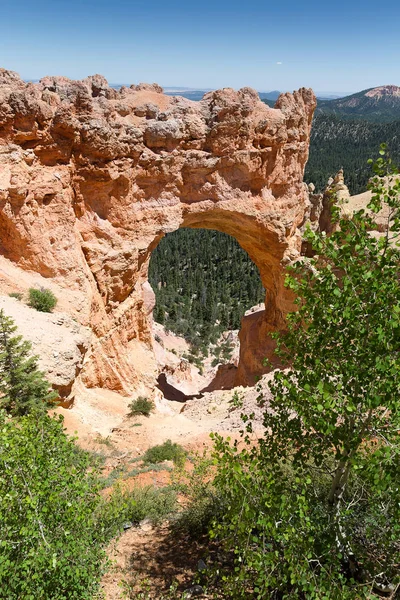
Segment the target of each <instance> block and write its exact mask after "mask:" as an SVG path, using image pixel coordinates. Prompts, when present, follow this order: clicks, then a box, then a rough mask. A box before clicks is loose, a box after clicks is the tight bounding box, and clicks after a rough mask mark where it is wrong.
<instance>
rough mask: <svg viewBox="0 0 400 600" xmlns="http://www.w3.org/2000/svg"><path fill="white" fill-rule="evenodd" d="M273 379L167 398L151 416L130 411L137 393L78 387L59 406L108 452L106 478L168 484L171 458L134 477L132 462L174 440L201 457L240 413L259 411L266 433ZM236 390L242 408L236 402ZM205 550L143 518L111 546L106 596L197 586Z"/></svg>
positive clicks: (82, 441) (117, 598)
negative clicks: (70, 402) (266, 402)
mask: <svg viewBox="0 0 400 600" xmlns="http://www.w3.org/2000/svg"><path fill="white" fill-rule="evenodd" d="M268 379H269V376H265V377H264V378H263V379H262V380H261V382H260V385H259V389H256V388H236V390H219V391H215V392H208V393H205V394H203V395H201V396H200V397H196V398H192V399H190V400H188V401H186V402H177V401H166V400H165V399H162V398H161V399H159V400H158V402H157V405H156V408H155V410H154V411H153V412H152V413H151V414H150V416H149V417H145V416H135V417H130V416H128V412H129V408H128V405H129V402H130V400H131V399H129V398H125V397H122V396H120V395H119V394H117V393H115V392H110V391H107V390H96V389H92V390H80V394H79V396H78V400H77V401H76V402H75V404H74V406H73V408H72V409H63V408H61V407H59V408H58V409H57V410H56V412H57V413H58V414H62V415H63V417H64V424H65V428H66V430H67V432H68V433H70V434H75V435H76V436H77V437H78V443H79V445H80V446H82V447H83V448H85V449H88V450H91V451H93V452H96V453H97V454H99V455H101V456H102V457H103V460H104V467H103V476H104V478H108V479H107V481H109V485H110V486H111V485H112V483H113V482H114V481H117V480H121V482H122V484H123V485H124V486H126V488H127V489H131V488H132V487H133V486H137V485H140V486H147V485H151V486H156V487H162V486H165V485H168V483H170V474H171V468H172V464H166V465H165V469H163V468H162V467H160V468H159V469H152V468H150V469H148V470H147V469H142V471H141V469H140V468H138V469H136V472H134V474H133V475H130V473H131V472H132V468H133V467H136V466H137V465H139V467H140V464H141V463H140V457H141V456H142V455H143V454H144V452H145V451H146V450H147V449H148V448H149V447H152V446H154V445H157V444H162V443H164V442H165V441H166V440H171V441H172V442H177V443H179V444H180V445H182V446H183V447H184V448H185V449H186V450H188V451H189V452H190V453H191V454H192V455H193V454H195V453H199V454H200V455H201V454H202V453H203V452H204V450H207V449H211V447H212V440H211V439H210V433H211V432H218V433H220V434H221V435H225V436H228V435H229V436H230V437H231V438H236V437H239V431H240V429H241V428H242V427H243V423H242V421H241V419H240V414H241V412H245V413H247V414H249V413H250V412H254V413H255V420H254V429H255V437H257V435H261V434H262V432H263V428H262V414H263V409H262V408H261V407H259V406H258V400H257V398H258V397H259V395H260V394H261V393H262V394H263V395H265V396H266V397H268V393H269V392H268ZM235 391H236V397H237V398H239V401H240V403H241V406H235V405H234V404H233V403H232V397H233V394H234V392H235ZM140 471H141V472H140ZM114 476H115V477H114ZM206 555H207V547H206V545H205V543H204V542H202V540H189V539H187V540H186V539H182V538H180V539H179V540H176V539H175V538H174V537H173V534H172V533H171V532H170V529H169V527H168V523H164V524H162V525H161V526H157V527H153V526H152V525H151V524H150V523H149V522H147V521H144V522H142V523H141V524H140V526H139V527H132V528H130V529H128V530H127V531H125V532H124V533H123V534H122V535H121V537H120V538H119V539H118V540H117V541H115V542H113V544H112V545H111V546H110V549H109V556H110V559H111V562H112V567H111V569H110V570H109V571H108V573H107V574H106V575H105V576H104V578H103V585H102V587H103V593H104V595H105V599H106V600H122V599H123V598H125V599H127V598H154V599H155V600H156V599H157V600H161V599H162V598H167V597H168V596H167V594H168V590H169V588H170V586H171V585H173V584H174V583H175V584H176V585H178V586H179V589H180V590H181V591H183V590H185V589H186V588H188V587H191V585H193V583H194V580H195V575H196V572H197V565H198V561H199V560H200V559H203V560H204V559H205V557H206ZM176 597H181V596H180V595H178V596H176ZM203 597H206V596H203Z"/></svg>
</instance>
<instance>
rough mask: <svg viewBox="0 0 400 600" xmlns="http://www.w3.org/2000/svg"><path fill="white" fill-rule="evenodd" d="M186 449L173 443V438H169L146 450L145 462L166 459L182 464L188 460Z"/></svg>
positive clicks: (157, 461)
mask: <svg viewBox="0 0 400 600" xmlns="http://www.w3.org/2000/svg"><path fill="white" fill-rule="evenodd" d="M186 454H187V453H186V450H185V449H184V448H182V446H180V445H179V444H173V443H172V442H171V440H167V441H166V442H164V443H163V444H161V445H159V446H153V447H152V448H149V449H148V450H146V452H145V453H144V455H143V462H144V463H145V464H154V463H160V462H163V461H164V460H172V461H173V463H174V464H175V465H177V466H182V465H183V464H184V463H185V460H186Z"/></svg>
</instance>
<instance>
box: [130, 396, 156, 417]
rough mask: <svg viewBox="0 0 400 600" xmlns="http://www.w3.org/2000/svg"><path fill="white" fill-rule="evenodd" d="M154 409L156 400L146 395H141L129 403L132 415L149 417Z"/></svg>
mask: <svg viewBox="0 0 400 600" xmlns="http://www.w3.org/2000/svg"><path fill="white" fill-rule="evenodd" d="M152 410H154V402H153V401H152V400H149V399H148V398H145V396H139V397H138V398H136V400H132V402H131V403H130V404H129V416H130V417H135V416H137V415H144V416H145V417H148V416H149V415H150V413H151V411H152Z"/></svg>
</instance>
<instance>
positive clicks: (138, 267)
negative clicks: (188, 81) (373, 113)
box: [0, 69, 315, 392]
mask: <svg viewBox="0 0 400 600" xmlns="http://www.w3.org/2000/svg"><path fill="white" fill-rule="evenodd" d="M314 108H315V97H314V94H313V92H312V91H311V90H307V89H301V90H299V91H298V92H294V93H293V94H282V95H281V96H280V97H279V99H278V101H277V103H276V106H275V108H274V109H271V108H269V107H268V106H266V105H265V104H263V103H262V102H261V101H260V100H259V98H258V95H257V93H256V92H255V91H254V90H252V89H250V88H243V89H241V90H239V91H234V90H233V89H230V88H227V89H223V90H218V91H215V92H210V93H208V94H206V95H205V96H204V98H203V100H202V101H200V102H192V101H190V100H186V99H184V98H181V97H168V96H164V95H163V93H162V89H161V88H160V87H159V86H158V85H156V84H152V85H148V84H139V85H137V86H131V88H126V87H122V88H121V89H120V90H119V91H117V90H114V89H112V88H110V87H109V86H108V84H107V81H106V80H105V79H104V77H102V76H100V75H94V76H92V77H88V78H86V79H84V80H83V81H70V80H68V79H66V78H64V77H45V78H44V79H42V80H41V81H40V82H39V83H38V84H32V83H24V82H23V81H22V80H21V79H20V78H19V77H18V75H17V74H16V73H13V72H10V71H6V70H1V69H0V252H1V254H3V255H4V256H5V257H6V258H7V259H9V260H10V261H12V262H13V263H15V264H17V265H18V266H19V267H22V268H23V269H25V270H33V271H36V272H38V273H40V274H41V275H42V276H44V277H47V278H52V279H53V280H55V281H57V282H58V283H59V284H60V285H62V286H64V287H66V288H68V289H74V290H77V291H79V292H80V293H81V294H82V295H83V297H84V298H85V299H86V306H87V309H86V312H85V311H83V312H81V313H80V314H79V320H80V321H81V322H82V323H83V324H90V326H91V327H92V330H93V331H94V333H95V336H96V340H97V341H96V343H94V344H93V346H92V348H91V350H90V352H89V353H88V355H87V358H86V362H85V365H84V369H83V371H82V374H81V377H82V378H83V381H84V383H85V384H86V385H88V386H100V387H108V388H110V389H114V390H120V391H123V392H130V391H132V390H133V389H134V388H135V387H136V386H137V385H138V382H139V381H140V380H141V379H142V378H143V371H147V372H148V374H149V377H153V375H154V374H152V369H154V364H152V358H151V357H152V340H151V334H150V327H149V319H151V312H152V302H151V294H149V291H148V288H147V286H146V282H147V270H148V263H149V259H150V255H151V252H152V250H153V249H154V248H155V247H156V245H157V244H158V242H159V241H160V239H161V238H162V237H163V235H165V233H167V232H170V231H174V230H176V229H178V228H179V227H197V228H199V227H204V228H210V229H217V230H219V231H223V232H225V233H228V234H230V235H232V236H234V237H235V238H236V239H237V240H238V242H239V243H240V245H241V246H242V247H243V248H244V249H245V250H246V251H247V252H248V254H249V255H250V257H251V258H252V260H253V261H254V262H255V263H256V264H257V266H258V267H259V269H260V274H261V277H262V280H263V283H264V286H265V288H266V290H267V293H266V301H265V305H266V311H265V313H262V314H261V315H260V314H259V313H257V314H258V316H257V324H254V323H252V324H251V326H250V329H248V330H246V329H245V330H244V331H242V333H241V340H242V355H241V360H240V363H239V369H238V378H239V381H240V382H242V383H251V382H252V379H253V376H254V374H255V373H257V372H259V371H260V368H261V367H260V365H261V359H262V358H263V357H264V356H265V355H266V354H270V350H271V342H270V341H269V340H268V333H269V332H270V331H271V330H274V329H276V328H279V327H281V326H282V323H283V318H284V315H285V312H286V311H287V310H288V308H289V307H290V303H291V299H290V297H289V296H288V293H287V291H286V290H285V289H284V287H283V265H284V264H285V263H287V262H288V261H290V260H291V259H293V258H294V257H295V256H297V254H298V251H299V249H300V245H301V235H300V233H299V227H300V226H301V225H302V223H303V222H304V220H305V218H306V216H307V214H308V211H309V207H310V203H309V199H308V191H307V189H306V186H305V185H304V184H303V182H302V181H303V170H304V166H305V163H306V160H307V157H308V144H309V133H310V127H311V119H312V115H313V111H314Z"/></svg>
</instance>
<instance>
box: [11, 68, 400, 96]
mask: <svg viewBox="0 0 400 600" xmlns="http://www.w3.org/2000/svg"><path fill="white" fill-rule="evenodd" d="M0 67H1V65H0ZM3 68H6V67H3ZM8 70H10V71H13V70H14V69H8ZM97 74H98V75H102V73H97ZM19 75H20V77H21V79H22V80H23V81H26V82H27V83H37V82H39V81H40V79H43V78H44V77H57V76H63V74H62V73H57V74H55V73H52V74H51V75H43V76H41V77H37V78H25V77H22V75H21V74H19ZM90 75H93V73H91V74H88V75H86V76H85V77H89V76H90ZM103 76H104V75H103ZM85 77H81V78H79V79H85ZM70 79H77V78H73V77H70ZM106 79H107V77H106ZM107 82H108V85H109V86H110V87H121V86H130V85H137V84H138V83H158V84H159V85H161V87H162V88H163V90H164V91H167V92H169V93H172V92H176V93H177V94H178V93H179V92H203V91H204V92H205V93H207V92H210V91H214V90H218V89H222V88H223V87H233V86H220V87H202V86H194V87H193V86H191V87H188V86H184V85H163V84H162V83H160V82H159V81H156V82H154V81H150V80H148V81H143V82H142V81H141V82H139V81H136V82H128V81H124V82H119V81H109V80H108V79H107ZM388 85H395V86H398V87H400V85H398V84H397V83H380V84H378V85H372V86H369V87H368V88H362V89H357V90H353V91H346V92H343V91H341V92H339V91H337V90H327V91H325V90H315V89H314V88H312V89H313V91H314V93H315V95H316V96H322V95H323V96H337V97H338V98H343V97H345V96H351V95H352V94H357V93H359V92H362V91H363V90H367V89H374V88H377V87H383V86H388ZM240 87H252V86H245V85H243V86H240ZM240 87H236V88H234V89H240ZM300 87H307V86H300ZM254 89H255V90H256V91H257V92H258V93H259V94H271V93H272V92H280V93H285V92H293V91H296V89H299V88H295V87H293V88H292V89H281V90H279V89H278V88H274V87H271V88H270V89H257V88H254Z"/></svg>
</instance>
